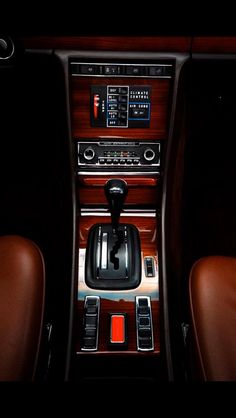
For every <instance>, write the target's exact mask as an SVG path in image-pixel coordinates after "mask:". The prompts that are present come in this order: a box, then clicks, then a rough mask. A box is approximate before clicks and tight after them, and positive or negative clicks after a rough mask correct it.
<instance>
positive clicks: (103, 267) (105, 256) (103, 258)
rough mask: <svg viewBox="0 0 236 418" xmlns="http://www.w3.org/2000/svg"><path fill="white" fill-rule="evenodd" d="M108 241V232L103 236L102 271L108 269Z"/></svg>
mask: <svg viewBox="0 0 236 418" xmlns="http://www.w3.org/2000/svg"><path fill="white" fill-rule="evenodd" d="M107 240H108V234H107V232H103V234H102V255H101V269H102V270H106V269H107Z"/></svg>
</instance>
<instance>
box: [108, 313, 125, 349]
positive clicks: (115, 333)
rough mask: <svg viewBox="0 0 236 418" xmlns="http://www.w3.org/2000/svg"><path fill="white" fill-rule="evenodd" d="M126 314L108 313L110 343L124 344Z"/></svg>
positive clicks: (115, 344)
mask: <svg viewBox="0 0 236 418" xmlns="http://www.w3.org/2000/svg"><path fill="white" fill-rule="evenodd" d="M126 343H127V339H126V314H110V344H111V345H112V346H119V347H124V346H126Z"/></svg>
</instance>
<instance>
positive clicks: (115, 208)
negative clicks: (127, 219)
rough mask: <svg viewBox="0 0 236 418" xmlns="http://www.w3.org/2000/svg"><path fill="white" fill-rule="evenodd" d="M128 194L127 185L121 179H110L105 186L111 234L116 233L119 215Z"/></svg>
mask: <svg viewBox="0 0 236 418" xmlns="http://www.w3.org/2000/svg"><path fill="white" fill-rule="evenodd" d="M127 193H128V187H127V183H126V182H125V181H124V180H121V179H111V180H108V182H107V183H106V184H105V195H106V198H107V200H108V205H109V209H110V212H111V224H112V229H113V232H117V230H118V225H119V218H120V213H121V211H122V208H123V205H124V201H125V198H126V196H127Z"/></svg>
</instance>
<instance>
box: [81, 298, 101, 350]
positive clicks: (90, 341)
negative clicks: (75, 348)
mask: <svg viewBox="0 0 236 418" xmlns="http://www.w3.org/2000/svg"><path fill="white" fill-rule="evenodd" d="M99 314H100V297H98V296H86V297H85V301H84V315H83V337H82V338H83V341H82V348H81V350H82V351H96V350H97V348H98V326H99Z"/></svg>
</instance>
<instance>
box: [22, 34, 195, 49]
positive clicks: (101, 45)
mask: <svg viewBox="0 0 236 418" xmlns="http://www.w3.org/2000/svg"><path fill="white" fill-rule="evenodd" d="M21 42H22V44H23V46H24V47H25V48H35V49H41V48H46V49H49V48H50V49H68V50H69V49H73V50H76V49H78V50H92V51H141V52H142V51H145V52H162V51H164V52H168V51H171V52H189V51H190V45H191V37H189V36H176V37H174V36H163V37H161V36H159V37H158V36H157V37H156V36H146V37H145V36H142V37H132V36H115V37H111V36H106V37H101V36H50V37H49V36H48V37H47V36H38V37H22V38H21Z"/></svg>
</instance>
